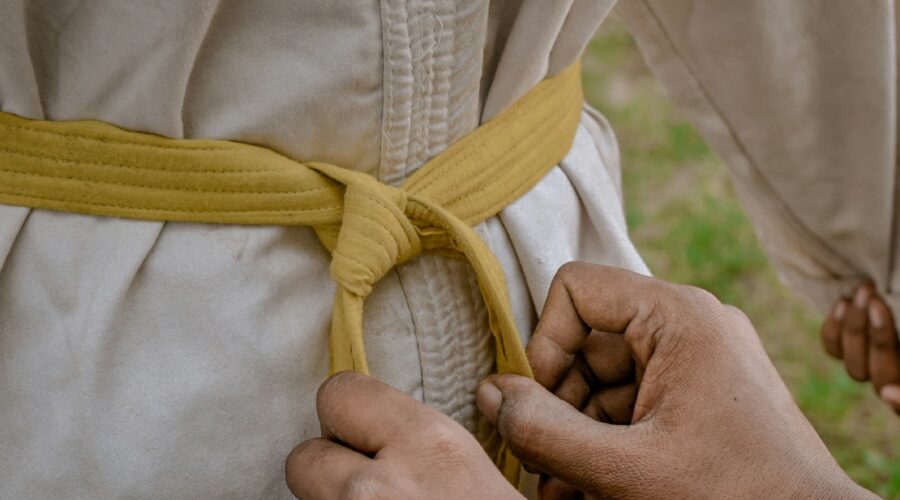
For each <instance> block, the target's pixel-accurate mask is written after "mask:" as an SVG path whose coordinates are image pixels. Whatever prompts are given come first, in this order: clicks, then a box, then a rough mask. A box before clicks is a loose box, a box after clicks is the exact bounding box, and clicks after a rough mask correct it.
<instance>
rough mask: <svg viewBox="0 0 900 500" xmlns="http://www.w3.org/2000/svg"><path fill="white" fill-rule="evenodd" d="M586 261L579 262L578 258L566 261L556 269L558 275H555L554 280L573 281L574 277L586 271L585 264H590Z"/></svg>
mask: <svg viewBox="0 0 900 500" xmlns="http://www.w3.org/2000/svg"><path fill="white" fill-rule="evenodd" d="M588 265H589V264H586V263H584V262H579V261H577V260H572V261H569V262H566V263H565V264H563V265H562V266H560V267H559V269H558V270H557V271H556V275H555V276H554V277H553V281H554V282H556V283H557V284H565V283H571V281H572V279H573V278H574V277H575V276H578V275H580V274H582V273H583V272H584V268H585V266H588Z"/></svg>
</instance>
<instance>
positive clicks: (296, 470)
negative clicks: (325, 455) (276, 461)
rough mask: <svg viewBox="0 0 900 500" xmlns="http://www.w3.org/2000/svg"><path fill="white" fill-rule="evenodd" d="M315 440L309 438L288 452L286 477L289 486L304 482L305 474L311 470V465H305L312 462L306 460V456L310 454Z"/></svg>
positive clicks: (285, 462) (285, 461) (285, 464)
mask: <svg viewBox="0 0 900 500" xmlns="http://www.w3.org/2000/svg"><path fill="white" fill-rule="evenodd" d="M314 442H315V441H314V440H309V441H305V442H302V443H300V444H298V445H297V446H295V447H294V449H293V450H291V452H290V453H288V456H287V458H285V460H284V478H285V481H286V482H287V484H288V485H289V486H292V485H295V484H298V483H300V482H302V481H303V479H304V474H308V473H309V472H310V470H309V467H306V466H305V465H306V464H307V463H309V462H310V461H308V460H306V458H307V455H309V453H310V450H311V449H312V445H313V443H314ZM312 463H316V461H315V460H313V461H312Z"/></svg>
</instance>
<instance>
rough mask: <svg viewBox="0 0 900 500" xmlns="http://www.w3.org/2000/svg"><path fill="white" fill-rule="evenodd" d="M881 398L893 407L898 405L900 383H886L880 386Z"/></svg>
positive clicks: (899, 402) (899, 400)
mask: <svg viewBox="0 0 900 500" xmlns="http://www.w3.org/2000/svg"><path fill="white" fill-rule="evenodd" d="M879 395H880V396H881V400H882V401H884V402H885V403H888V404H889V405H891V406H894V407H900V385H896V384H888V385H886V386H884V387H882V388H881V393H880V394H879Z"/></svg>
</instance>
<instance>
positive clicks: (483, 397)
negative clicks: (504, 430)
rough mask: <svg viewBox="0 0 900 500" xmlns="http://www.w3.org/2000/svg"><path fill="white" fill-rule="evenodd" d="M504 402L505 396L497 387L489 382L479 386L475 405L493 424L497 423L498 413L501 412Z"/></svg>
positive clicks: (483, 382) (476, 391) (485, 381)
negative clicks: (502, 402)
mask: <svg viewBox="0 0 900 500" xmlns="http://www.w3.org/2000/svg"><path fill="white" fill-rule="evenodd" d="M502 400H503V394H502V393H501V392H500V389H499V388H498V387H497V386H496V385H494V384H493V383H491V382H489V381H487V380H484V381H482V382H481V383H480V384H478V389H476V390H475V403H476V404H477V405H478V409H479V410H481V413H484V416H485V417H487V419H488V420H490V422H491V423H492V424H496V423H497V413H498V412H499V411H500V402H501V401H502Z"/></svg>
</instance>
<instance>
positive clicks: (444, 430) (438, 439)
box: [424, 419, 468, 457]
mask: <svg viewBox="0 0 900 500" xmlns="http://www.w3.org/2000/svg"><path fill="white" fill-rule="evenodd" d="M424 435H426V436H428V439H429V443H430V446H431V447H432V450H433V451H434V453H435V454H436V455H440V456H444V457H452V456H456V455H460V454H462V453H463V452H464V450H465V442H466V438H467V437H468V435H467V434H466V431H465V430H464V429H463V428H462V427H460V426H459V425H458V424H456V422H453V421H451V420H449V419H447V420H445V419H440V420H438V421H435V422H432V423H430V424H429V425H428V426H427V427H426V428H425V431H424Z"/></svg>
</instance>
